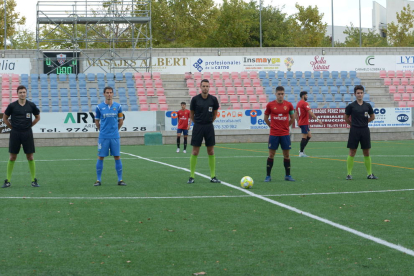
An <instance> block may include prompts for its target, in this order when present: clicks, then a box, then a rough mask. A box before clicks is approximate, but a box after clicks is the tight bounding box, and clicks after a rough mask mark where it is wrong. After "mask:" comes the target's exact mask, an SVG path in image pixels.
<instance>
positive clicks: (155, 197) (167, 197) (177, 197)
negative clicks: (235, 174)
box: [0, 158, 414, 200]
mask: <svg viewBox="0 0 414 276" xmlns="http://www.w3.org/2000/svg"><path fill="white" fill-rule="evenodd" d="M135 159H136V158H135ZM243 191H244V190H243ZM407 191H414V189H401V190H379V191H355V192H330V193H328V192H327V193H303V194H276V195H262V196H265V197H284V196H317V195H343V194H369V193H390V192H407ZM240 197H251V196H250V195H232V196H226V195H222V196H118V197H117V196H94V197H91V196H90V197H87V196H85V197H82V196H50V197H32V196H27V197H26V196H0V199H86V200H95V199H194V198H240Z"/></svg>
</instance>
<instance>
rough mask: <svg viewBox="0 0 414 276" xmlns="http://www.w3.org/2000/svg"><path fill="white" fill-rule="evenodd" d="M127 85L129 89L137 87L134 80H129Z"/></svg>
mask: <svg viewBox="0 0 414 276" xmlns="http://www.w3.org/2000/svg"><path fill="white" fill-rule="evenodd" d="M126 84H127V87H128V88H134V87H135V81H134V80H132V79H127V81H126Z"/></svg>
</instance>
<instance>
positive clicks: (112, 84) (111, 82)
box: [107, 80, 115, 89]
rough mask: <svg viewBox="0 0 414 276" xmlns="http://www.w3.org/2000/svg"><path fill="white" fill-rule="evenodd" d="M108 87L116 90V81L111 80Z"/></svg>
mask: <svg viewBox="0 0 414 276" xmlns="http://www.w3.org/2000/svg"><path fill="white" fill-rule="evenodd" d="M107 86H109V87H112V88H113V89H115V81H114V80H112V81H111V80H109V81H108V85H107Z"/></svg>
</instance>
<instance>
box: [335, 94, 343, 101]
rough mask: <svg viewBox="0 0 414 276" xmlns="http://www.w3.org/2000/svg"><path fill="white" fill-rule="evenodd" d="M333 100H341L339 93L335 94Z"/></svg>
mask: <svg viewBox="0 0 414 276" xmlns="http://www.w3.org/2000/svg"><path fill="white" fill-rule="evenodd" d="M333 101H334V102H342V95H341V94H335V95H334V97H333Z"/></svg>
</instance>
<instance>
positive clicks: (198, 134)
mask: <svg viewBox="0 0 414 276" xmlns="http://www.w3.org/2000/svg"><path fill="white" fill-rule="evenodd" d="M202 127H203V126H202V125H198V124H195V125H194V128H193V136H192V137H191V145H192V146H193V150H192V152H191V156H190V178H189V179H188V181H187V183H188V184H191V183H194V177H195V168H196V165H197V157H198V154H199V153H200V147H201V144H202V142H203V129H202Z"/></svg>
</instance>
